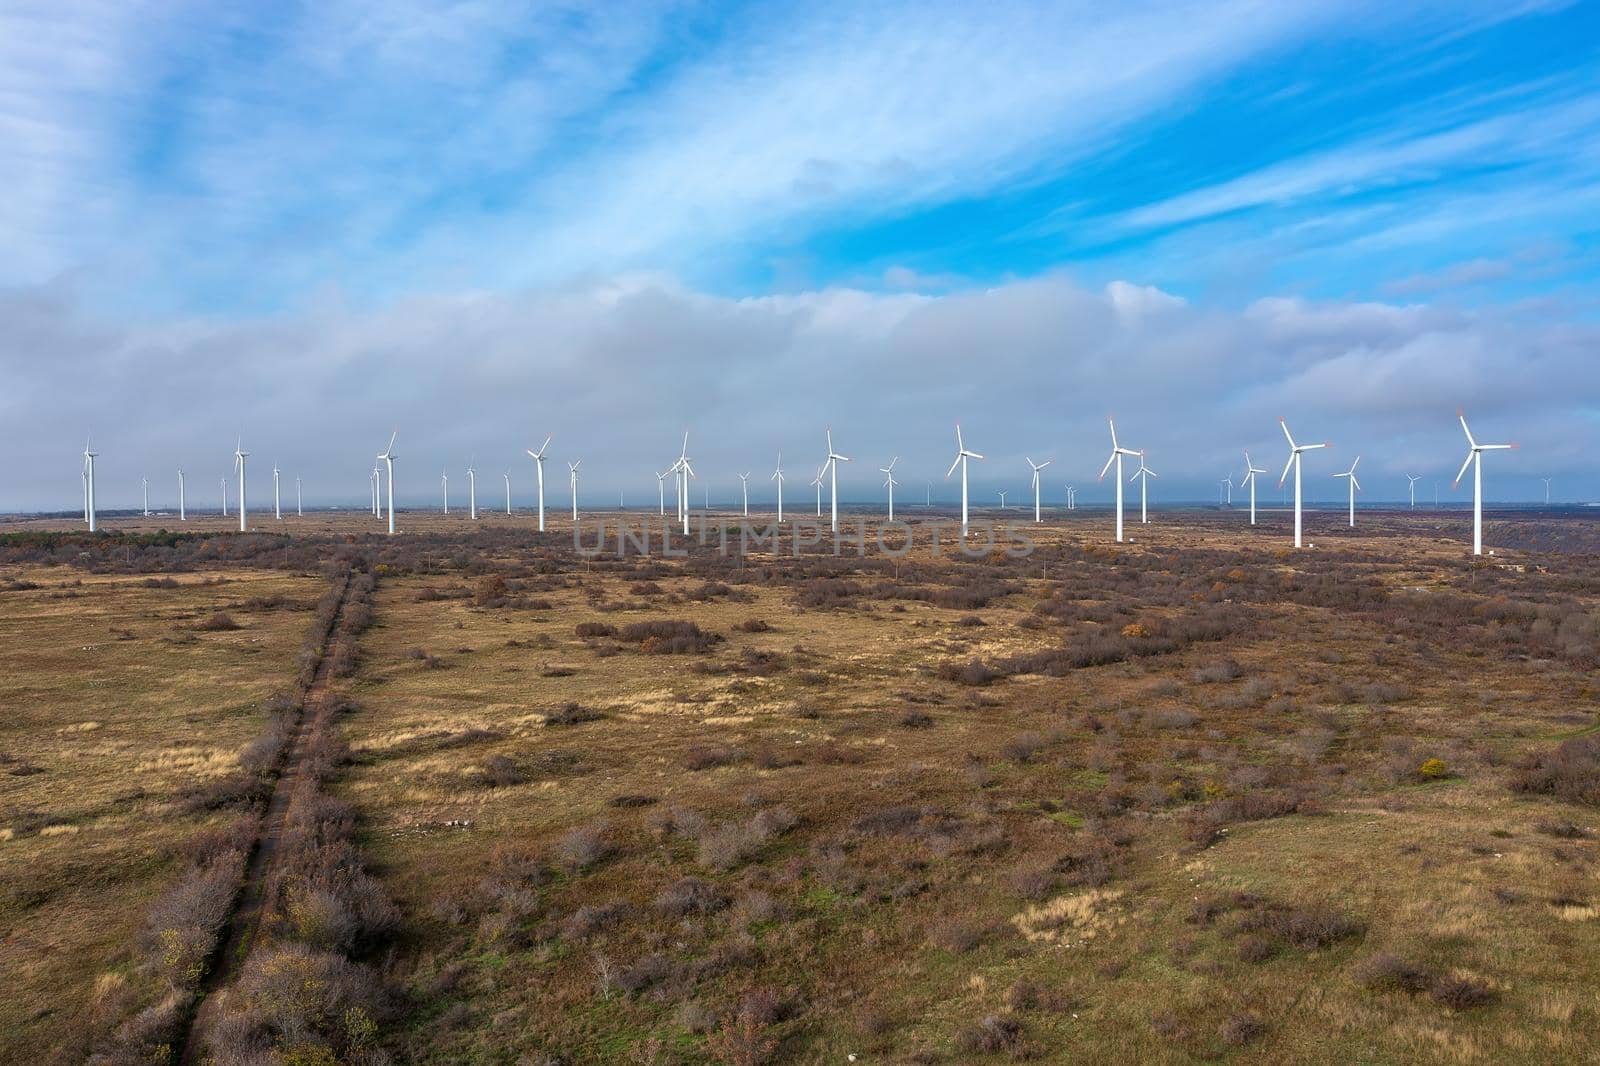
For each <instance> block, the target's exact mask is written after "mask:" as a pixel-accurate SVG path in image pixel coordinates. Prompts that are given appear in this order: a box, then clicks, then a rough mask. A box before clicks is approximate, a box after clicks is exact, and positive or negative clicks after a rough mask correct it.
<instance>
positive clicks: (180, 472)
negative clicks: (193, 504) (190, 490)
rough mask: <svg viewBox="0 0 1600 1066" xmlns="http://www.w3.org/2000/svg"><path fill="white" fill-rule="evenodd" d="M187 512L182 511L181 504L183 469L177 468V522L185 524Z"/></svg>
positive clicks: (187, 516)
mask: <svg viewBox="0 0 1600 1066" xmlns="http://www.w3.org/2000/svg"><path fill="white" fill-rule="evenodd" d="M188 520H189V512H188V511H187V510H185V509H184V503H183V467H181V466H180V467H178V521H180V522H187V521H188Z"/></svg>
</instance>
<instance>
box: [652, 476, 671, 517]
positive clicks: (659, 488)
mask: <svg viewBox="0 0 1600 1066" xmlns="http://www.w3.org/2000/svg"><path fill="white" fill-rule="evenodd" d="M670 473H672V470H671V469H670V468H669V469H666V470H663V471H662V472H661V473H659V474H657V475H656V500H657V502H658V503H659V504H660V506H661V517H662V518H665V517H667V475H668V474H670Z"/></svg>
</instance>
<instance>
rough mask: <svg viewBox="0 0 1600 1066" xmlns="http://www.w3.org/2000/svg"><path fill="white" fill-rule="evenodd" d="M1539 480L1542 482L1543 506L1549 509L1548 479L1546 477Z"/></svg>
mask: <svg viewBox="0 0 1600 1066" xmlns="http://www.w3.org/2000/svg"><path fill="white" fill-rule="evenodd" d="M1539 480H1540V481H1542V482H1544V505H1545V506H1546V507H1549V506H1550V479H1549V478H1547V477H1542V478H1540V479H1539Z"/></svg>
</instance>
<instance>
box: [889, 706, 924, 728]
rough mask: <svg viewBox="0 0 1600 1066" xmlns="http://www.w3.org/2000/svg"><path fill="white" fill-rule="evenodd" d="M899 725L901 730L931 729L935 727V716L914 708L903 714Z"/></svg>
mask: <svg viewBox="0 0 1600 1066" xmlns="http://www.w3.org/2000/svg"><path fill="white" fill-rule="evenodd" d="M897 724H898V725H899V726H900V728H901V729H929V728H932V726H933V715H931V714H928V713H927V712H926V711H919V710H916V709H915V708H913V709H911V710H908V711H906V712H905V713H904V714H902V715H901V716H900V719H899V721H898V723H897Z"/></svg>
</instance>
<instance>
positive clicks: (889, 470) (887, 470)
mask: <svg viewBox="0 0 1600 1066" xmlns="http://www.w3.org/2000/svg"><path fill="white" fill-rule="evenodd" d="M899 461H900V457H899V456H898V455H897V456H895V457H894V458H893V459H890V460H889V465H888V466H880V467H878V473H880V474H883V475H884V476H885V477H887V478H888V480H887V481H885V482H884V483H883V484H884V487H885V488H887V489H888V490H889V521H891V522H893V521H894V487H895V486H896V485H898V484H900V483H899V482H898V481H896V480H895V479H894V464H896V463H898V462H899Z"/></svg>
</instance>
